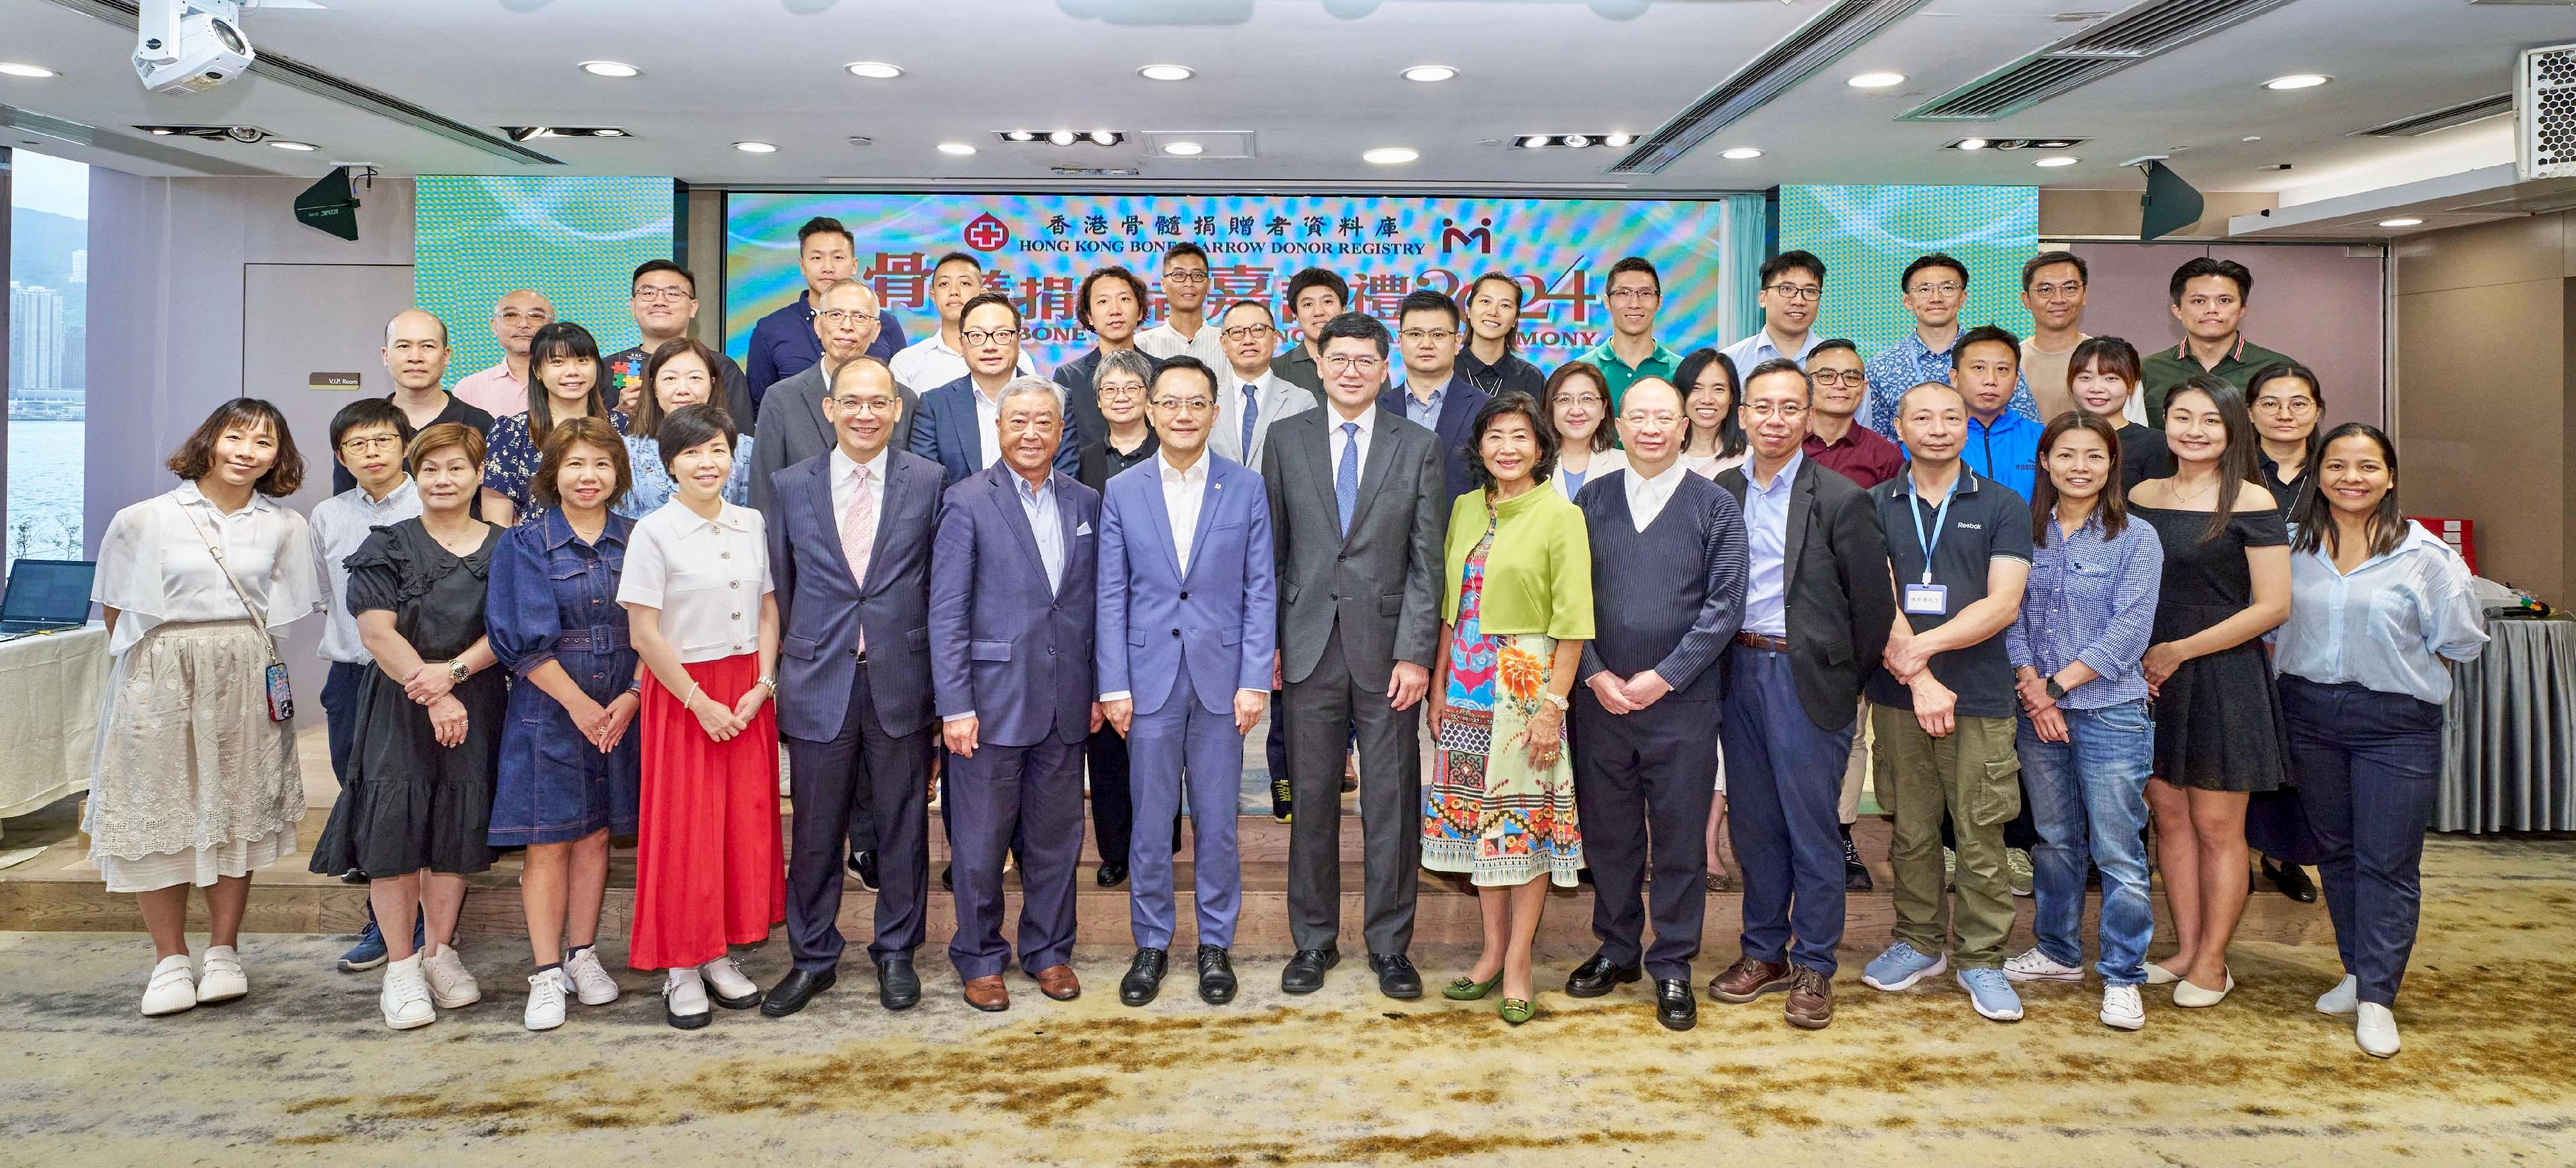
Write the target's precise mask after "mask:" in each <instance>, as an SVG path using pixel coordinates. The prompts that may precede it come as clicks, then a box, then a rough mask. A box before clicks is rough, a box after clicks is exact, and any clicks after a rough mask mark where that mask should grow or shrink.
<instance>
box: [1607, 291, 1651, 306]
mask: <svg viewBox="0 0 2576 1168" xmlns="http://www.w3.org/2000/svg"><path fill="white" fill-rule="evenodd" d="M1661 295H1663V293H1662V292H1660V291H1657V290H1655V289H1653V288H1613V289H1611V290H1609V291H1608V292H1605V293H1602V295H1601V298H1602V299H1604V300H1607V301H1610V302H1611V303H1613V304H1616V303H1618V302H1620V301H1622V300H1625V301H1628V302H1630V303H1643V302H1645V301H1648V300H1652V299H1654V298H1656V297H1658V296H1661Z"/></svg>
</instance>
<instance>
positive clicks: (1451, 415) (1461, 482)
mask: <svg viewBox="0 0 2576 1168" xmlns="http://www.w3.org/2000/svg"><path fill="white" fill-rule="evenodd" d="M1492 400H1494V395H1492V394H1489V393H1486V392H1485V391H1484V390H1481V389H1478V388H1476V387H1475V386H1473V385H1469V384H1468V383H1467V379H1466V377H1465V376H1464V375H1456V376H1452V377H1450V379H1449V390H1448V396H1446V397H1443V398H1441V399H1440V416H1439V417H1438V418H1437V419H1435V421H1436V422H1437V423H1438V424H1437V425H1434V426H1432V427H1431V430H1432V432H1433V433H1434V434H1437V435H1438V436H1439V438H1440V488H1441V491H1442V494H1441V497H1440V502H1441V509H1442V511H1443V512H1446V511H1447V510H1448V504H1449V502H1450V501H1451V500H1454V499H1456V498H1457V497H1458V496H1460V495H1463V494H1466V493H1467V492H1469V491H1472V490H1475V489H1476V479H1475V475H1474V472H1472V471H1471V470H1469V469H1468V468H1470V467H1471V466H1473V465H1474V459H1475V457H1476V452H1475V451H1473V450H1469V449H1467V436H1468V432H1469V431H1471V430H1473V429H1475V426H1476V411H1478V410H1481V409H1483V408H1485V403H1486V402H1489V401H1492ZM1404 405H1405V388H1404V387H1403V386H1401V385H1398V386H1392V387H1389V388H1388V389H1387V391H1386V392H1384V393H1381V394H1379V395H1377V408H1379V409H1381V410H1385V411H1386V412H1388V413H1390V414H1394V415H1395V416H1396V417H1399V418H1410V417H1412V415H1411V414H1408V413H1405V412H1404Z"/></svg>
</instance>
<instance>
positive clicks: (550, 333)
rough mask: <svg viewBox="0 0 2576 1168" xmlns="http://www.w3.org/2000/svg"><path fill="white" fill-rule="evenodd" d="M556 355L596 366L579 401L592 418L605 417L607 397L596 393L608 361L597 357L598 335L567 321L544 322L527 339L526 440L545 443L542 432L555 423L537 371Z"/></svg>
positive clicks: (549, 397) (549, 396)
mask: <svg viewBox="0 0 2576 1168" xmlns="http://www.w3.org/2000/svg"><path fill="white" fill-rule="evenodd" d="M558 356H570V357H573V358H576V359H580V358H587V359H589V361H590V362H591V364H592V365H595V366H597V367H598V369H597V372H595V373H593V374H591V378H590V399H589V400H588V401H586V402H584V403H583V404H582V410H581V412H582V413H583V414H585V415H587V416H589V417H593V418H605V417H607V416H608V402H607V399H605V398H602V397H601V396H600V393H601V387H602V386H604V385H606V384H608V362H606V361H603V360H600V357H599V338H597V337H594V336H592V335H590V330H589V329H586V328H583V327H581V326H580V325H577V324H574V323H573V322H571V321H568V320H557V321H548V322H547V323H546V326H545V327H544V328H541V329H538V330H537V335H535V336H533V337H530V338H528V439H529V440H530V441H532V442H535V443H536V444H537V445H539V446H543V445H545V442H546V432H547V430H548V429H550V428H551V427H553V425H554V424H555V406H554V395H553V394H552V393H551V392H550V391H548V390H547V389H546V385H545V379H544V378H543V377H541V376H539V374H541V373H542V372H543V371H544V369H545V367H546V362H548V361H552V360H554V359H555V358H556V357H558Z"/></svg>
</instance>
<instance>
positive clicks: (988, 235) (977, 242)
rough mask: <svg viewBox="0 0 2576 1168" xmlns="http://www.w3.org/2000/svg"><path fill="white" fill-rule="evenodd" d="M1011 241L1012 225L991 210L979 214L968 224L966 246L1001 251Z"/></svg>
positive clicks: (978, 249) (979, 249) (981, 249)
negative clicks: (994, 214) (998, 217)
mask: <svg viewBox="0 0 2576 1168" xmlns="http://www.w3.org/2000/svg"><path fill="white" fill-rule="evenodd" d="M1010 242H1011V228H1010V226H1009V225H1008V224H1006V223H1003V222H1002V221H1001V220H999V219H996V218H994V217H993V216H992V213H991V212H986V213H984V214H981V215H978V216H976V217H975V218H974V220H973V221H972V222H969V223H968V224H966V246H968V247H971V248H974V249H975V250H977V251H1000V250H1001V249H1002V248H1004V247H1006V246H1008V245H1009V244H1010Z"/></svg>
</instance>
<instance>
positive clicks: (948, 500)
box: [930, 463, 1100, 746]
mask: <svg viewBox="0 0 2576 1168" xmlns="http://www.w3.org/2000/svg"><path fill="white" fill-rule="evenodd" d="M1017 481H1018V480H1017V476H1015V475H1014V474H1013V473H1012V471H1011V468H1010V466H1009V464H1007V463H996V464H994V465H993V466H991V467H989V468H986V469H985V470H983V471H981V472H979V473H977V474H976V475H974V476H973V477H971V478H968V479H967V480H965V481H964V482H961V483H958V484H957V485H956V486H953V487H950V488H948V493H947V494H945V495H942V496H941V497H940V503H939V534H938V537H937V541H936V543H935V545H934V548H933V551H932V553H931V560H930V680H931V685H932V688H934V689H935V690H936V691H937V692H938V697H937V702H938V707H939V715H940V717H941V718H943V719H945V718H949V717H954V716H956V715H959V714H964V713H968V712H970V711H971V712H972V713H974V714H975V716H976V719H977V721H978V723H979V725H978V727H977V738H978V740H979V741H981V742H982V743H984V744H986V745H992V746H1035V745H1037V744H1038V743H1040V742H1044V741H1046V740H1047V739H1048V738H1054V739H1055V740H1056V741H1058V742H1062V743H1065V744H1067V745H1072V744H1077V743H1080V742H1082V741H1083V740H1084V739H1085V738H1088V737H1090V735H1091V704H1092V701H1093V699H1095V698H1097V697H1098V696H1099V694H1100V690H1099V689H1098V688H1097V687H1096V686H1094V685H1093V684H1092V679H1093V668H1092V666H1093V661H1092V629H1093V626H1094V622H1095V621H1096V620H1097V619H1098V617H1099V612H1098V601H1097V595H1098V592H1099V571H1100V567H1099V559H1100V536H1099V526H1100V494H1099V492H1097V491H1094V490H1092V489H1091V488H1089V487H1086V486H1083V485H1082V484H1081V483H1079V482H1076V481H1074V478H1073V476H1071V475H1067V474H1057V475H1055V476H1054V478H1053V480H1052V481H1053V486H1054V489H1055V504H1056V507H1057V508H1058V510H1059V515H1060V517H1061V521H1062V524H1063V527H1064V575H1063V577H1062V579H1061V582H1060V583H1059V585H1058V586H1057V587H1055V588H1053V589H1050V588H1048V587H1047V578H1046V568H1045V566H1044V564H1043V563H1042V562H1041V561H1040V560H1039V559H1038V545H1037V537H1036V535H1035V534H1034V533H1032V532H1031V531H1030V529H1029V520H1028V515H1027V513H1026V512H1024V511H1023V510H1022V509H1021V507H1020V500H1019V497H1018V494H1017V492H1018V490H1019V488H1018V486H1017V485H1016V484H1017Z"/></svg>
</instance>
